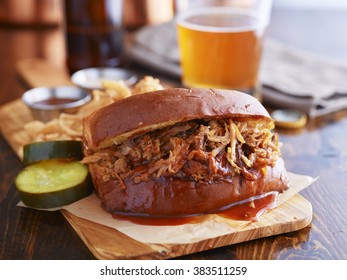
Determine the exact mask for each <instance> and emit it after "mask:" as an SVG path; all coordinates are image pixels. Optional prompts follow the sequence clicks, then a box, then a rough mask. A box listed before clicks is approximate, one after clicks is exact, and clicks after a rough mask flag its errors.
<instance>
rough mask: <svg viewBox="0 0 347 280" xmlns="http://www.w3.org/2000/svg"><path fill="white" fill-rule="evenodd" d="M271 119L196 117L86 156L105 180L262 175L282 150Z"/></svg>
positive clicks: (248, 176) (248, 177)
mask: <svg viewBox="0 0 347 280" xmlns="http://www.w3.org/2000/svg"><path fill="white" fill-rule="evenodd" d="M271 129H272V127H270V125H269V124H267V123H263V122H258V121H257V120H249V121H247V122H244V121H242V122H241V121H238V120H237V119H235V120H233V119H220V120H195V121H189V122H185V123H178V124H176V125H174V126H172V127H169V128H165V129H161V130H157V131H152V132H148V133H147V134H144V135H141V136H135V137H133V138H130V139H128V140H126V141H124V142H123V143H122V144H120V145H114V146H112V147H109V148H107V149H104V150H101V151H98V152H96V153H94V154H91V155H89V156H87V157H85V158H84V160H83V162H84V163H88V164H93V165H94V168H97V169H98V173H99V174H102V180H103V181H104V182H107V181H109V180H118V182H119V187H121V188H126V186H125V184H124V179H126V178H132V180H133V181H134V182H135V183H140V182H145V181H148V180H150V179H154V180H155V179H157V178H160V177H161V176H164V177H172V178H180V179H184V180H191V181H206V182H210V181H218V180H231V178H232V176H235V175H237V174H241V175H242V176H244V177H245V179H246V180H250V181H252V180H256V179H257V178H258V177H259V176H262V175H263V174H265V172H266V167H267V166H273V165H274V164H275V162H276V160H277V158H278V157H279V156H280V150H279V143H278V138H277V134H275V133H272V131H271Z"/></svg>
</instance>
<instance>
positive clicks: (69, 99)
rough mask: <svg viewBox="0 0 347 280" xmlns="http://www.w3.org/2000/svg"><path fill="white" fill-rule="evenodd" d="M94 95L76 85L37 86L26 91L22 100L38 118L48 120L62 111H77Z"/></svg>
mask: <svg viewBox="0 0 347 280" xmlns="http://www.w3.org/2000/svg"><path fill="white" fill-rule="evenodd" d="M91 99H92V96H91V95H90V94H89V93H88V92H86V91H84V90H82V89H80V88H78V87H75V86H58V87H37V88H33V89H30V90H28V91H26V92H25V93H24V94H23V96H22V101H23V103H24V104H26V105H27V106H28V107H29V108H30V111H31V113H32V115H33V117H34V118H35V119H36V120H40V121H43V122H48V121H50V120H52V119H54V118H56V117H58V116H59V114H61V113H75V112H76V111H77V110H78V108H79V107H81V106H83V105H84V104H86V103H88V102H89V101H91Z"/></svg>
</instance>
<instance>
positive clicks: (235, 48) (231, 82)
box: [177, 0, 271, 98]
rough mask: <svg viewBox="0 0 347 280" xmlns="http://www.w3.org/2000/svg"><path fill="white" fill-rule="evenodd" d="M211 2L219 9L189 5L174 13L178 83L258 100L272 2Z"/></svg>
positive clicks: (268, 0) (266, 0) (269, 0)
mask: <svg viewBox="0 0 347 280" xmlns="http://www.w3.org/2000/svg"><path fill="white" fill-rule="evenodd" d="M193 2H194V3H196V2H199V1H193ZM201 2H203V1H201ZM208 2H209V4H211V3H210V2H211V1H208ZM212 3H224V5H222V6H220V5H219V6H216V5H212V6H196V7H188V8H186V9H184V10H183V11H181V12H179V13H178V15H177V32H178V44H179V49H180V57H181V67H182V83H183V84H184V85H185V86H187V87H207V88H223V89H233V90H239V91H243V92H246V93H249V94H251V95H254V96H256V97H258V98H260V85H259V79H258V76H259V75H258V74H259V66H260V60H261V53H262V39H263V35H264V31H265V29H266V26H267V25H268V22H269V17H270V11H271V0H258V1H256V0H243V1H240V0H239V1H212ZM225 3H226V4H225ZM228 3H229V4H228Z"/></svg>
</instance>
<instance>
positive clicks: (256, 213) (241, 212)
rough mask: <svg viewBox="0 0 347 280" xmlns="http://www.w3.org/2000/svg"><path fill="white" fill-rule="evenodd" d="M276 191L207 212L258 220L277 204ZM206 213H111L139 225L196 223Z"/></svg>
mask: <svg viewBox="0 0 347 280" xmlns="http://www.w3.org/2000/svg"><path fill="white" fill-rule="evenodd" d="M277 196H278V192H276V191H272V192H269V193H266V194H262V195H259V196H255V197H252V198H250V199H247V200H244V201H242V202H239V203H235V204H233V205H231V206H226V207H223V208H222V209H218V210H216V211H212V212H211V213H208V214H215V215H219V216H220V217H223V218H226V219H232V220H240V221H251V222H257V221H259V219H260V217H261V215H263V214H264V213H265V212H266V211H268V210H270V209H273V208H275V207H276V206H277ZM208 214H206V215H191V216H182V217H156V216H150V215H148V216H147V215H146V216H137V215H126V214H119V213H118V214H113V215H112V216H113V217H114V218H115V219H119V220H126V221H129V222H132V223H135V224H139V225H147V226H178V225H183V224H197V223H201V222H204V221H206V220H208Z"/></svg>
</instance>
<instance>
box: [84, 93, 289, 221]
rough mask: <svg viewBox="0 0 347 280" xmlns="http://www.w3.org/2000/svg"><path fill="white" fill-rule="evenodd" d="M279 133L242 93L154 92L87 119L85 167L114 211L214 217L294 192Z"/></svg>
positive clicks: (118, 103)
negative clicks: (231, 208) (264, 196)
mask: <svg viewBox="0 0 347 280" xmlns="http://www.w3.org/2000/svg"><path fill="white" fill-rule="evenodd" d="M273 127H274V122H273V120H272V119H271V118H270V116H269V114H268V112H267V111H266V109H265V108H264V107H263V106H262V105H261V104H260V103H259V102H258V100H256V99H255V98H253V97H251V96H250V95H247V94H244V93H240V92H236V91H228V90H213V89H180V88H175V89H165V90H159V91H154V92H148V93H144V94H141V95H134V96H130V97H128V98H125V99H123V100H120V101H117V102H115V103H113V104H111V105H109V106H106V107H104V108H102V109H100V110H98V111H96V112H94V113H93V114H91V115H89V116H88V117H86V118H85V119H84V140H83V141H84V146H85V158H84V160H83V162H84V163H87V164H88V166H89V170H90V172H91V175H92V179H93V183H94V186H95V191H96V194H97V195H98V196H99V197H100V199H101V201H102V204H103V207H104V208H105V209H106V210H107V211H109V212H111V213H125V214H136V215H153V216H180V215H190V214H201V213H207V212H209V213H211V212H213V211H218V209H221V208H222V207H225V206H227V205H230V204H233V203H235V202H238V201H242V200H245V199H248V198H251V197H254V196H257V195H261V194H264V193H267V192H271V191H277V192H279V193H280V192H283V191H285V190H286V189H287V188H288V179H287V175H286V170H285V167H284V163H283V160H282V158H281V154H280V148H279V143H278V137H277V134H275V133H273V132H272V129H273Z"/></svg>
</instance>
